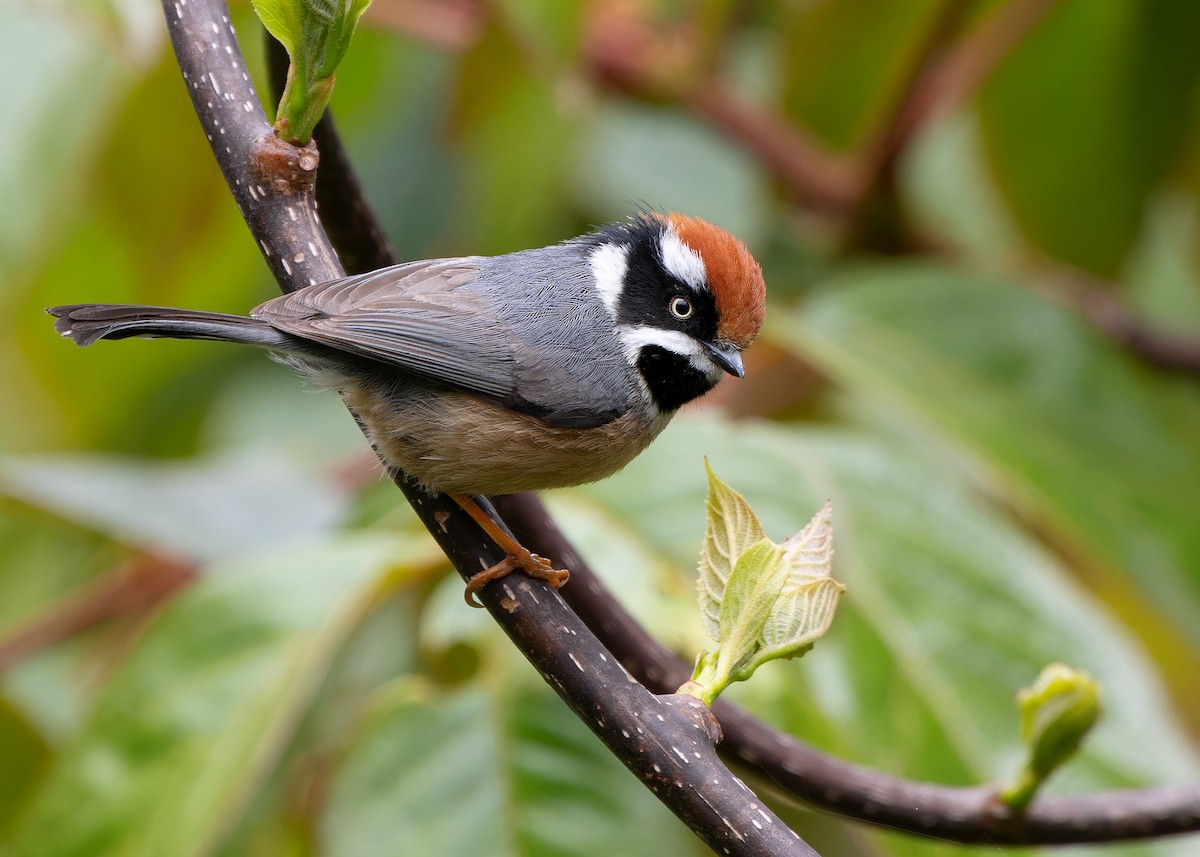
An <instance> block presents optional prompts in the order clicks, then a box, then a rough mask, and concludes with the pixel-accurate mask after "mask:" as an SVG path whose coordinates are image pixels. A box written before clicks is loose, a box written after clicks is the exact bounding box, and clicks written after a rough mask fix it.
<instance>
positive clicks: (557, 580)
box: [463, 548, 571, 607]
mask: <svg viewBox="0 0 1200 857" xmlns="http://www.w3.org/2000/svg"><path fill="white" fill-rule="evenodd" d="M514 571H523V572H525V573H526V574H528V575H529V576H530V577H537V578H539V579H541V580H544V581H546V582H547V583H549V584H550V586H552V587H553V588H554V589H558V587H560V586H562V585H563V584H564V583H566V582H567V581H568V580H570V578H571V572H569V571H567V570H566V569H565V568H555V567H554V565H553V564H552V563H551V562H550V560H548V559H546V558H545V557H540V556H538V555H537V554H535V553H531V552H530V551H527V550H525V549H524V548H521V550H520V552H518V553H510V554H509V555H508V556H506V557H505V558H504V559H502V560H500V562H498V563H496V564H495V565H493V566H491V567H490V568H485V569H484V570H483V571H481V572H479V573H478V574H473V575H471V577H470V579H468V580H467V589H466V591H465V592H464V593H463V597H464V598H466V599H467V603H468V604H470V605H471V606H472V607H482V606H483V604H482V603H480V601H479V598H478V597H477V594H478V592H479V590H480V589H482V588H483V587H484V585H485V584H488V583H491V582H492V581H493V580H498V579H499V578H501V577H507V576H508V575H510V574H512V573H513V572H514Z"/></svg>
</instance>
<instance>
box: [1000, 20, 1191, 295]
mask: <svg viewBox="0 0 1200 857" xmlns="http://www.w3.org/2000/svg"><path fill="white" fill-rule="evenodd" d="M1198 30H1200V4H1196V3H1143V2H1140V0H1109V2H1105V3H1088V2H1078V0H1076V2H1066V3H1057V4H1055V6H1054V7H1053V8H1052V9H1051V10H1050V11H1049V12H1048V13H1047V15H1046V17H1045V20H1044V21H1042V22H1041V23H1040V24H1039V25H1038V26H1037V27H1036V28H1035V29H1034V30H1033V31H1032V32H1031V33H1030V34H1029V36H1028V37H1027V38H1025V39H1023V40H1022V41H1021V42H1020V43H1019V44H1017V45H1016V47H1015V49H1014V50H1013V51H1012V52H1011V54H1010V55H1009V56H1008V57H1006V59H1005V62H1004V63H1003V64H1002V65H1001V66H1000V67H999V68H998V69H997V71H996V73H995V74H994V75H992V77H991V78H990V79H989V80H988V81H987V82H986V83H985V85H984V86H983V87H982V89H981V92H980V108H981V110H980V116H981V119H982V127H983V132H984V139H985V142H986V147H987V154H988V157H989V159H990V161H991V165H992V170H993V173H994V175H995V176H996V179H997V186H998V188H999V190H1000V192H1001V194H1002V195H1003V196H1004V198H1005V199H1006V200H1007V202H1008V205H1009V208H1010V210H1011V211H1012V213H1013V215H1014V217H1015V219H1016V221H1017V222H1018V224H1019V225H1020V226H1021V228H1022V230H1023V231H1024V233H1025V235H1026V236H1027V238H1028V239H1029V240H1030V241H1031V242H1032V243H1033V244H1034V245H1035V246H1036V247H1038V248H1039V249H1040V250H1042V251H1043V252H1044V253H1047V254H1049V255H1051V256H1054V257H1056V258H1058V259H1061V260H1063V261H1065V262H1068V263H1071V264H1074V265H1078V266H1080V267H1084V268H1087V269H1089V270H1092V271H1095V272H1097V273H1100V274H1103V275H1109V276H1111V275H1113V274H1115V273H1116V272H1117V271H1118V269H1119V267H1120V264H1121V262H1122V260H1123V259H1124V257H1125V254H1126V253H1127V252H1128V250H1129V248H1130V247H1131V245H1132V244H1133V242H1134V240H1135V238H1136V237H1137V235H1138V232H1139V230H1140V228H1141V223H1142V216H1143V209H1144V207H1145V204H1146V201H1147V199H1148V198H1149V197H1150V195H1151V193H1152V192H1153V191H1154V188H1155V186H1156V185H1157V184H1158V183H1159V181H1160V180H1161V179H1162V178H1163V176H1164V175H1165V174H1166V173H1167V171H1168V170H1170V169H1171V167H1172V165H1173V164H1174V163H1175V161H1176V157H1177V153H1178V148H1179V144H1180V140H1181V139H1182V137H1181V134H1182V132H1183V131H1184V129H1185V123H1186V122H1187V121H1188V118H1187V117H1188V116H1189V115H1190V114H1189V109H1190V105H1191V104H1192V103H1193V95H1194V93H1193V90H1194V84H1195V81H1196V79H1197V73H1198V72H1200V52H1197V51H1196V50H1195V39H1194V38H1193V34H1194V33H1196V32H1197V31H1198ZM1048 81H1053V85H1048V83H1047V82H1048Z"/></svg>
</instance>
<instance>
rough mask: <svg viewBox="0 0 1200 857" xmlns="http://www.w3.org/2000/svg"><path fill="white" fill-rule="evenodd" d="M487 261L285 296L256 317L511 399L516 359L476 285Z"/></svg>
mask: <svg viewBox="0 0 1200 857" xmlns="http://www.w3.org/2000/svg"><path fill="white" fill-rule="evenodd" d="M480 261H481V260H480V259H479V258H478V257H464V258H459V259H435V260H432V261H423V262H411V263H408V264H404V265H396V266H393V267H390V268H381V269H380V270H378V271H372V272H371V273H369V274H362V275H359V276H355V277H347V278H346V279H342V280H333V281H331V282H328V283H320V284H317V285H315V286H309V287H307V288H304V289H300V290H298V291H295V292H292V293H291V294H287V295H283V296H282V297H278V298H275V299H274V300H271V301H267V302H266V303H265V304H263V305H262V306H259V307H257V308H256V309H255V310H254V311H253V312H252V313H251V315H252V316H254V317H255V318H259V319H262V320H263V321H265V322H267V323H269V324H270V325H271V326H272V327H275V328H277V329H278V330H281V331H284V332H285V333H289V334H292V335H293V336H297V337H301V338H303V339H308V340H311V341H313V342H317V343H320V344H321V345H325V346H328V347H330V348H334V349H337V350H340V351H345V352H348V353H350V354H356V355H358V356H360V357H367V358H370V359H372V360H378V361H380V362H381V363H387V364H391V365H394V366H398V367H400V368H401V369H404V370H405V371H407V372H412V373H414V374H416V375H420V376H423V377H426V378H429V379H432V380H434V381H438V382H441V383H445V384H450V385H452V386H455V387H460V388H462V389H465V390H469V391H472V392H477V393H482V394H485V395H489V396H495V397H497V398H501V399H504V398H507V397H508V396H509V395H510V394H511V393H512V391H513V386H514V381H513V377H514V369H513V356H512V353H511V350H510V347H509V339H508V337H507V336H505V334H504V331H502V330H498V329H497V327H498V325H497V321H496V313H495V311H494V307H493V306H492V305H491V298H490V297H489V295H488V294H487V293H486V292H485V291H483V290H481V289H479V288H476V286H478V283H476V280H477V279H478V277H479V265H480Z"/></svg>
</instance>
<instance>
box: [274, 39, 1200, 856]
mask: <svg viewBox="0 0 1200 857" xmlns="http://www.w3.org/2000/svg"><path fill="white" fill-rule="evenodd" d="M279 68H280V69H281V72H282V70H285V69H286V57H283V58H282V65H281V66H279ZM316 140H317V142H318V145H319V146H320V149H321V157H322V179H323V180H322V182H321V184H320V186H319V187H318V195H319V197H320V203H321V211H322V213H323V215H324V219H325V221H326V224H327V226H328V229H329V231H330V234H331V235H334V236H336V238H335V242H336V244H337V247H338V250H339V252H340V253H341V254H342V257H343V258H344V259H347V260H348V259H350V258H354V259H357V260H361V262H360V263H359V264H361V265H363V266H365V267H377V266H380V265H383V264H388V263H390V262H391V261H394V258H393V257H392V255H391V253H390V250H388V248H387V246H386V244H385V243H384V240H383V238H382V235H381V233H380V231H379V229H378V227H377V225H376V223H375V220H374V218H373V216H372V214H371V212H370V209H369V206H368V205H367V203H366V201H365V200H364V199H363V198H362V196H361V194H360V193H359V192H358V183H357V181H356V180H355V179H354V176H353V174H352V173H351V172H350V168H349V164H348V162H347V161H346V160H345V158H344V157H343V156H342V155H341V145H340V143H339V141H338V139H337V134H336V133H335V132H334V130H333V126H332V124H331V123H330V122H329V121H328V116H327V117H326V119H325V120H324V121H322V122H321V124H320V125H318V127H317V131H316ZM347 264H348V265H349V262H348V263H347ZM496 507H497V509H499V510H500V511H501V513H502V515H503V517H504V519H505V520H506V521H508V522H509V523H510V525H511V526H512V527H513V529H514V530H516V531H517V532H519V533H521V534H522V538H523V540H524V541H525V542H526V543H527V545H528V546H529V547H530V548H532V549H533V550H535V551H537V552H538V553H540V554H542V555H544V556H547V557H550V558H552V559H554V560H555V561H556V562H557V563H558V564H559V565H560V566H562V567H567V568H570V569H571V572H572V579H571V583H570V584H569V585H568V586H566V587H564V588H563V589H562V590H561V593H562V595H563V597H564V598H565V600H566V601H567V603H568V604H569V605H570V606H571V607H572V608H573V609H574V610H575V611H576V613H577V614H578V615H579V616H580V617H581V618H582V619H583V620H584V621H585V622H586V623H587V625H588V627H589V628H591V629H593V630H594V631H595V633H596V635H597V636H598V637H599V638H600V639H601V641H602V642H603V644H604V645H605V646H606V647H607V650H608V652H609V653H610V655H614V656H615V657H616V658H617V659H618V660H619V661H620V662H621V664H622V665H624V666H625V667H626V668H628V669H629V671H630V672H631V673H632V674H633V675H634V676H635V677H637V678H638V680H640V681H642V682H643V683H645V685H646V686H647V687H649V688H650V689H651V690H653V691H655V692H659V693H668V692H670V691H671V690H672V689H674V688H677V687H679V686H680V685H681V684H682V683H683V682H684V681H685V680H686V679H687V678H688V676H689V675H690V673H691V665H689V664H684V663H683V662H682V661H680V660H679V659H678V658H677V657H676V656H675V655H674V654H673V653H671V652H670V651H668V650H667V649H666V648H664V647H663V646H662V645H660V644H659V643H658V642H657V641H656V640H655V639H654V638H653V637H651V636H650V635H649V634H648V633H647V632H646V631H645V629H643V628H642V627H641V626H640V625H639V624H638V623H637V622H636V621H635V620H634V619H633V617H632V616H630V615H629V613H628V612H627V611H625V609H624V608H623V607H622V606H621V604H620V603H619V601H617V599H616V598H614V596H613V594H612V593H611V592H610V591H609V590H608V589H607V588H606V587H605V586H604V585H603V583H601V581H600V580H599V578H598V577H597V576H596V575H595V574H594V573H593V572H592V571H591V570H590V569H589V568H588V566H587V564H586V563H585V562H584V561H583V558H582V557H581V556H580V555H579V554H578V552H576V550H575V549H574V547H573V546H572V545H571V544H570V542H569V541H568V540H567V539H566V538H565V537H564V536H563V534H562V532H561V531H560V530H559V529H558V527H557V526H556V525H555V523H554V521H553V519H552V518H551V517H550V515H549V513H548V512H547V511H546V508H545V506H544V505H543V504H542V503H541V502H540V501H539V500H538V498H537V497H536V496H534V495H531V494H519V495H513V496H509V497H503V498H498V499H497V500H496ZM714 711H715V712H716V714H717V716H718V718H719V720H720V722H721V727H722V730H723V732H724V736H725V737H724V740H723V742H722V744H721V750H722V752H723V753H724V754H725V755H726V756H727V757H728V758H730V759H731V760H732V761H734V762H736V763H738V764H739V765H741V766H742V767H743V768H745V769H747V770H750V771H751V772H753V773H755V774H757V775H759V776H761V777H763V778H764V780H767V781H770V782H772V783H773V784H774V785H775V786H777V787H779V788H782V789H784V790H786V791H787V792H790V793H791V794H792V795H794V796H795V797H797V798H799V799H801V800H803V801H805V802H807V803H809V804H811V805H813V806H816V807H820V808H823V809H827V810H829V811H831V812H836V813H838V814H839V815H841V816H844V817H848V818H853V819H858V820H860V821H864V822H868V823H873V824H879V825H884V826H887V827H890V828H893V829H897V830H904V831H908V832H910V833H914V834H920V835H927V836H936V837H938V838H941V839H946V840H951V841H955V842H961V843H996V844H1011V845H1047V844H1065V843H1083V842H1112V841H1119V840H1129V839H1140V838H1149V837H1158V836H1169V835H1174V834H1181V833H1189V832H1196V831H1200V783H1189V784H1185V785H1179V786H1170V787H1163V788H1154V789H1144V790H1136V791H1135V790H1129V791H1113V792H1105V793H1101V794H1094V795H1086V796H1081V797H1039V798H1038V799H1037V800H1036V801H1035V802H1034V803H1033V804H1032V805H1031V806H1030V807H1029V808H1028V810H1027V811H1026V813H1025V814H1023V815H1021V816H1014V815H1012V814H1009V813H1006V812H1005V811H1004V808H1003V806H1001V805H999V804H998V802H997V801H996V800H995V797H994V796H995V790H994V788H993V787H991V786H978V787H974V788H952V787H947V786H942V785H937V784H933V783H919V782H913V781H911V780H906V779H902V778H899V777H893V776H890V775H887V774H884V773H881V772H879V771H875V770H872V769H870V768H866V767H862V766H859V765H854V764H851V763H849V762H845V761H843V760H841V759H837V758H835V757H832V756H829V755H826V754H824V753H821V752H819V751H817V750H815V749H814V748H812V747H810V746H808V745H806V744H804V743H803V742H801V741H798V740H797V739H795V738H793V737H791V736H790V735H786V734H784V733H781V732H778V731H776V730H774V729H772V728H770V727H768V726H766V725H765V724H763V723H762V722H761V721H759V720H757V719H755V718H754V717H752V716H751V715H749V714H748V713H747V712H746V711H744V710H743V709H741V708H738V707H737V706H736V705H733V704H732V703H728V702H724V701H719V702H717V704H716V706H715V708H714Z"/></svg>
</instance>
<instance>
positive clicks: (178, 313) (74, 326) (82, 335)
mask: <svg viewBox="0 0 1200 857" xmlns="http://www.w3.org/2000/svg"><path fill="white" fill-rule="evenodd" d="M46 312H48V313H50V315H52V316H54V317H55V318H56V319H58V320H57V321H55V322H54V329H55V330H57V331H58V332H59V333H60V334H62V335H63V336H65V337H67V338H68V339H71V340H73V341H74V342H75V344H76V345H91V344H92V343H93V342H95V341H97V340H99V339H126V338H128V337H130V336H166V337H171V338H172V339H223V340H228V341H229V342H244V343H246V344H248V345H258V346H260V347H262V348H272V349H277V350H288V349H289V348H295V347H296V340H295V339H293V338H292V337H290V336H288V335H287V334H285V333H282V332H280V331H278V330H276V329H275V328H273V327H271V325H269V324H267V323H266V322H265V321H259V320H258V319H256V318H249V317H247V316H242V315H226V314H224V313H219V312H199V311H196V310H187V309H170V308H168V307H156V306H124V305H121V304H71V305H69V306H55V307H50V308H49V309H47V310H46Z"/></svg>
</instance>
